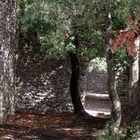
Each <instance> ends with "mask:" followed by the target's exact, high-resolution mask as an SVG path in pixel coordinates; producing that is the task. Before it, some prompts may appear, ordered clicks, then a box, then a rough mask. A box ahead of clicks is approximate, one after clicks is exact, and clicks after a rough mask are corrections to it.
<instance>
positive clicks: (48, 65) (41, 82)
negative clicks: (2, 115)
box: [16, 58, 73, 113]
mask: <svg viewBox="0 0 140 140" xmlns="http://www.w3.org/2000/svg"><path fill="white" fill-rule="evenodd" d="M17 64H18V65H17V74H16V76H17V78H16V79H17V85H16V87H17V88H16V92H17V95H16V97H17V98H16V102H17V104H16V107H17V111H25V110H26V111H31V112H37V113H46V112H61V111H64V112H66V111H72V110H73V108H72V104H71V98H70V93H69V82H70V74H71V71H70V64H69V61H64V60H59V61H58V60H49V59H47V58H45V59H43V58H42V59H40V60H39V58H38V59H36V60H34V61H30V62H28V63H25V62H22V61H21V59H20V60H19V61H18V63H17Z"/></svg>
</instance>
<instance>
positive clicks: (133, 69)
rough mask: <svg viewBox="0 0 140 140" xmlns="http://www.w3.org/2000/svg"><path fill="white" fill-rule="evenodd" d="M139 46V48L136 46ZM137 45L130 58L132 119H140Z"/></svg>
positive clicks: (129, 90)
mask: <svg viewBox="0 0 140 140" xmlns="http://www.w3.org/2000/svg"><path fill="white" fill-rule="evenodd" d="M136 45H138V46H136ZM136 45H135V53H134V55H133V56H130V73H129V89H128V94H129V107H130V110H131V111H130V117H131V118H130V119H131V120H134V119H140V95H139V50H138V47H139V44H136Z"/></svg>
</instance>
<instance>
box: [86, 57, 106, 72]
mask: <svg viewBox="0 0 140 140" xmlns="http://www.w3.org/2000/svg"><path fill="white" fill-rule="evenodd" d="M92 71H97V72H101V73H102V72H106V71H107V65H106V59H105V58H99V57H97V58H95V59H93V60H91V61H90V63H89V65H88V72H92Z"/></svg>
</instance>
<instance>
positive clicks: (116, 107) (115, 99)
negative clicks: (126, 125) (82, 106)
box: [107, 51, 121, 130]
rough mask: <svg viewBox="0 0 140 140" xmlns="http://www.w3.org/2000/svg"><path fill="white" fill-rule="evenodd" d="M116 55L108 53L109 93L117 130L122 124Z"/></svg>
mask: <svg viewBox="0 0 140 140" xmlns="http://www.w3.org/2000/svg"><path fill="white" fill-rule="evenodd" d="M114 56H115V54H112V53H111V51H108V52H107V74H108V81H107V83H108V84H107V88H108V93H109V96H110V99H111V102H112V117H113V120H114V122H115V128H116V130H117V129H118V128H119V126H120V124H121V103H120V99H119V95H118V92H117V90H116V86H117V85H116V84H117V83H116V79H115V58H114Z"/></svg>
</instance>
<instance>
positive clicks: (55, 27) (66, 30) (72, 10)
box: [17, 0, 136, 60]
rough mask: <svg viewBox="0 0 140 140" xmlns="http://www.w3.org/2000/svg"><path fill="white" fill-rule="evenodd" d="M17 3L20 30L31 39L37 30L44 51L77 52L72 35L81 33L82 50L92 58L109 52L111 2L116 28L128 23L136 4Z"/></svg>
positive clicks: (89, 0) (125, 1)
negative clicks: (107, 30)
mask: <svg viewBox="0 0 140 140" xmlns="http://www.w3.org/2000/svg"><path fill="white" fill-rule="evenodd" d="M17 4H18V10H17V23H18V25H19V29H20V31H21V32H23V33H24V35H25V37H26V38H27V40H30V38H32V37H33V36H34V35H35V34H36V37H37V38H38V39H39V40H40V44H41V51H44V52H46V53H47V54H48V55H49V56H54V57H63V56H65V55H67V53H68V52H75V51H76V49H77V48H76V46H74V44H73V40H72V39H71V38H74V36H75V35H78V40H79V48H78V49H79V50H80V51H78V52H80V54H81V55H82V56H86V57H88V58H89V59H92V58H94V57H97V56H99V57H103V56H104V55H105V48H106V47H105V42H104V34H105V30H106V22H107V9H106V6H107V4H110V5H111V12H112V21H113V22H112V24H113V28H114V29H117V28H121V27H124V26H125V25H126V20H127V17H128V15H130V6H131V7H134V6H132V5H134V3H133V4H132V0H116V1H114V0H108V1H106V0H103V1H96V0H87V1H84V0H65V1H64V0H17ZM135 7H136V6H135ZM131 9H132V8H131ZM135 9H136V8H135ZM118 60H120V59H118Z"/></svg>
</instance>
